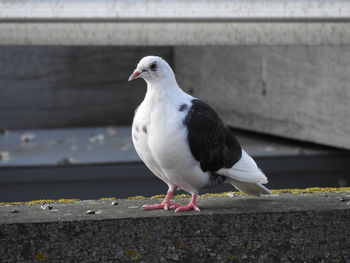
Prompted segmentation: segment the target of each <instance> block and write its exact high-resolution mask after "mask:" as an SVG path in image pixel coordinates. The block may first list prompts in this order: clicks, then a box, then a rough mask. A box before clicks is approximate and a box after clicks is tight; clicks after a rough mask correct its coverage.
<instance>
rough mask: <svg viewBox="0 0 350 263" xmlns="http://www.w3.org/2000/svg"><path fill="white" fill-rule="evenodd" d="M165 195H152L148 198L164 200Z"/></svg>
mask: <svg viewBox="0 0 350 263" xmlns="http://www.w3.org/2000/svg"><path fill="white" fill-rule="evenodd" d="M164 197H165V195H153V196H151V197H150V199H157V198H164Z"/></svg>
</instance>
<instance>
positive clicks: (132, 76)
mask: <svg viewBox="0 0 350 263" xmlns="http://www.w3.org/2000/svg"><path fill="white" fill-rule="evenodd" d="M140 75H141V72H138V71H137V70H136V69H135V71H134V73H132V74H131V75H130V77H129V81H132V80H134V79H137V78H139V77H140Z"/></svg>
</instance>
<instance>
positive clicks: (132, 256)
mask: <svg viewBox="0 0 350 263" xmlns="http://www.w3.org/2000/svg"><path fill="white" fill-rule="evenodd" d="M124 255H125V256H126V257H128V258H129V260H131V261H138V260H140V259H141V254H140V253H139V252H138V251H137V250H135V249H127V250H125V251H124Z"/></svg>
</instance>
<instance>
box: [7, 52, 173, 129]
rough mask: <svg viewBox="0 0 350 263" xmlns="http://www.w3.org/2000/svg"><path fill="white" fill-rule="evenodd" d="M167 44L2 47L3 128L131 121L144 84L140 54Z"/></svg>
mask: <svg viewBox="0 0 350 263" xmlns="http://www.w3.org/2000/svg"><path fill="white" fill-rule="evenodd" d="M172 51H173V49H172V48H169V47H156V48H154V47H138V48H135V47H6V46H5V47H4V46H1V47H0V128H2V129H23V128H49V127H66V126H70V127H71V126H96V125H113V124H115V125H120V124H129V123H131V121H132V116H133V113H134V110H135V108H136V107H137V105H138V104H139V103H140V101H141V100H142V98H143V96H144V94H145V92H146V89H145V84H144V83H143V82H142V81H141V80H136V81H134V82H132V83H128V77H129V75H130V74H131V73H132V71H133V70H134V68H135V66H136V64H137V62H138V61H139V59H140V58H142V57H143V56H146V55H153V54H157V55H160V56H162V57H164V58H165V59H167V60H168V61H169V62H170V63H171V62H172Z"/></svg>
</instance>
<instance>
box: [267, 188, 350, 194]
mask: <svg viewBox="0 0 350 263" xmlns="http://www.w3.org/2000/svg"><path fill="white" fill-rule="evenodd" d="M343 191H350V187H337V188H336V187H310V188H306V189H276V190H271V192H272V193H273V194H281V193H292V194H303V193H325V192H343Z"/></svg>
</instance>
